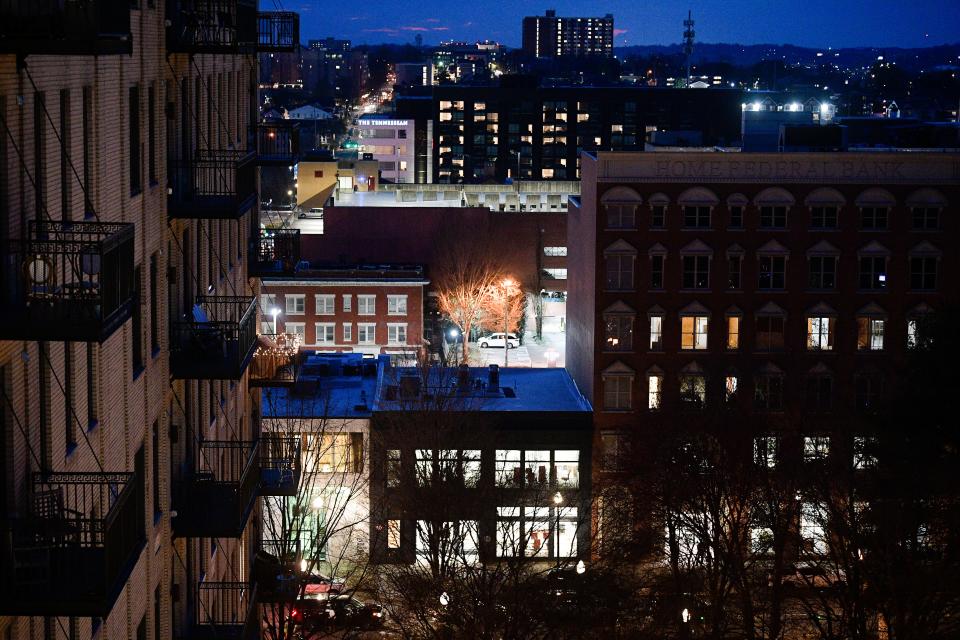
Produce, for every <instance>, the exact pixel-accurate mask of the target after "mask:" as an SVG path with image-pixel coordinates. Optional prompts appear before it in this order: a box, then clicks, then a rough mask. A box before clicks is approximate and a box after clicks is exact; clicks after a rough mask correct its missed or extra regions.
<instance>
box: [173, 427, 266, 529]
mask: <svg viewBox="0 0 960 640" xmlns="http://www.w3.org/2000/svg"><path fill="white" fill-rule="evenodd" d="M258 449H259V443H258V442H257V441H256V440H204V441H201V442H200V443H199V444H198V445H197V446H196V456H195V458H194V463H193V468H192V469H186V470H184V471H183V473H182V475H181V478H180V479H178V480H175V482H174V497H175V499H176V501H175V502H176V504H175V507H174V510H175V511H176V512H177V515H176V517H174V518H173V533H174V535H175V536H178V537H187V538H239V537H240V536H241V535H242V534H243V530H244V529H245V528H246V526H247V520H248V519H249V517H250V511H251V510H252V509H253V504H254V502H255V500H256V497H257V487H258V486H259V484H260V471H259V468H258V467H259V465H258V462H259V454H258Z"/></svg>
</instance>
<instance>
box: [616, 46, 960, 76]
mask: <svg viewBox="0 0 960 640" xmlns="http://www.w3.org/2000/svg"><path fill="white" fill-rule="evenodd" d="M818 53H820V54H822V55H820V56H818V55H817V54H818ZM614 54H615V55H616V56H617V57H618V58H620V59H623V58H624V57H628V56H640V57H649V56H654V55H659V56H682V55H683V53H682V49H681V45H679V44H672V45H650V46H642V45H640V46H631V47H617V48H616V49H614ZM877 56H883V58H884V60H886V61H892V62H896V63H897V64H898V65H901V66H902V67H904V68H905V69H908V70H920V69H931V68H933V67H936V66H940V65H947V64H950V65H954V66H960V58H958V56H960V43H958V44H950V45H941V46H936V47H926V48H919V49H901V48H898V47H854V48H849V49H830V50H828V49H812V48H809V47H798V46H795V45H792V44H781V45H776V44H745V45H741V44H723V43H717V44H711V43H697V44H695V45H694V49H693V62H694V64H700V63H705V62H726V63H730V64H735V65H737V66H749V65H753V64H756V63H758V62H761V61H763V60H772V59H780V60H783V61H784V63H786V64H809V65H817V64H829V63H831V62H832V63H834V64H836V65H837V66H839V67H841V68H847V69H849V68H854V67H863V66H869V65H871V64H873V63H874V62H876V60H877Z"/></svg>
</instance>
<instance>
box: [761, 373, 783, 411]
mask: <svg viewBox="0 0 960 640" xmlns="http://www.w3.org/2000/svg"><path fill="white" fill-rule="evenodd" d="M754 404H755V406H756V407H757V409H761V410H765V411H778V410H780V409H782V408H783V376H781V375H778V374H773V375H761V376H759V377H758V378H757V384H756V387H755V388H754Z"/></svg>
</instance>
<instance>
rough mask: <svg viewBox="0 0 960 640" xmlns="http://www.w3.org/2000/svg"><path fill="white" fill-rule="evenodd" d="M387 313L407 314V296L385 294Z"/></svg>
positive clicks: (394, 314) (392, 314)
mask: <svg viewBox="0 0 960 640" xmlns="http://www.w3.org/2000/svg"><path fill="white" fill-rule="evenodd" d="M387 314H388V315H391V316H405V315H407V296H406V295H388V296H387Z"/></svg>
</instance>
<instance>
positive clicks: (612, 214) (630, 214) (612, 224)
mask: <svg viewBox="0 0 960 640" xmlns="http://www.w3.org/2000/svg"><path fill="white" fill-rule="evenodd" d="M604 206H605V207H606V210H607V228H608V229H634V228H636V226H637V207H636V205H634V204H607V205H604Z"/></svg>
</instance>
